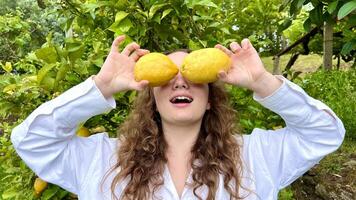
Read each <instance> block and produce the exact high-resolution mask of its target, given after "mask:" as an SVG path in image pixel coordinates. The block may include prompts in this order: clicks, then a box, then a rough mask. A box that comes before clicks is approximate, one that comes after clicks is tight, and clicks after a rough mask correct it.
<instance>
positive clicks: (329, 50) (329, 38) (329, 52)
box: [323, 22, 333, 70]
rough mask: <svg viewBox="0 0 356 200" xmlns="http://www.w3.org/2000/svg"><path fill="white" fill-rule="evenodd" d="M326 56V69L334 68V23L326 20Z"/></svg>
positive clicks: (324, 63)
mask: <svg viewBox="0 0 356 200" xmlns="http://www.w3.org/2000/svg"><path fill="white" fill-rule="evenodd" d="M323 46H324V56H323V65H324V68H325V69H326V70H330V69H332V61H333V59H332V58H333V24H331V23H328V22H324V45H323Z"/></svg>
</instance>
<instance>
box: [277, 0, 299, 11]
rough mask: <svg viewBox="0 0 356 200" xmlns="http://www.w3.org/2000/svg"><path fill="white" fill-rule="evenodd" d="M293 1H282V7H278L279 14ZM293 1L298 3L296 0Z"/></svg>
mask: <svg viewBox="0 0 356 200" xmlns="http://www.w3.org/2000/svg"><path fill="white" fill-rule="evenodd" d="M291 1H293V0H284V1H283V3H282V5H281V6H280V7H279V10H278V11H279V12H281V11H283V10H284V9H285V8H286V7H287V6H288V5H289V3H290V2H291ZM294 1H298V0H294Z"/></svg>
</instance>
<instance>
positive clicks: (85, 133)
mask: <svg viewBox="0 0 356 200" xmlns="http://www.w3.org/2000/svg"><path fill="white" fill-rule="evenodd" d="M76 134H77V135H78V136H81V137H89V136H90V132H89V129H87V128H86V127H84V126H82V127H80V128H79V130H78V131H77V133H76Z"/></svg>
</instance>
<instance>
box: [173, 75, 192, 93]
mask: <svg viewBox="0 0 356 200" xmlns="http://www.w3.org/2000/svg"><path fill="white" fill-rule="evenodd" d="M172 86H173V88H172V89H174V90H176V89H181V88H184V89H188V88H189V84H188V82H187V81H186V80H185V79H184V77H183V76H182V74H181V73H180V72H179V73H178V74H177V75H176V77H174V79H173V85H172Z"/></svg>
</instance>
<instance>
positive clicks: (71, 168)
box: [11, 77, 116, 194]
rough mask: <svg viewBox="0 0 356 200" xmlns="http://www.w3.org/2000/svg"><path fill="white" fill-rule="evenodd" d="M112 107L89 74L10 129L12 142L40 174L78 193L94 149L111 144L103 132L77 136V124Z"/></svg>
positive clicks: (111, 99) (21, 155)
mask: <svg viewBox="0 0 356 200" xmlns="http://www.w3.org/2000/svg"><path fill="white" fill-rule="evenodd" d="M115 107H116V103H115V100H114V99H113V97H110V98H108V99H105V98H104V96H103V95H102V93H101V92H100V90H99V89H98V88H97V87H96V85H95V82H94V81H93V79H92V77H90V78H88V79H87V80H85V81H84V82H82V83H80V84H78V85H76V86H74V87H72V88H71V89H69V90H67V91H66V92H64V93H63V94H61V95H60V96H58V97H57V98H55V99H52V100H50V101H48V102H46V103H44V104H42V105H40V106H39V107H38V108H37V109H35V110H34V111H33V112H32V113H31V114H30V115H29V116H28V117H27V118H26V119H25V120H24V121H23V122H22V123H21V124H19V125H18V126H16V127H15V128H14V129H13V130H12V134H11V141H12V143H13V146H14V148H15V150H16V151H17V153H18V155H19V156H20V157H21V158H22V159H23V160H24V162H25V163H26V164H27V165H28V166H29V167H30V168H31V169H32V170H33V171H34V172H35V173H36V174H37V175H38V176H39V177H41V178H42V179H44V180H46V181H47V182H50V183H53V184H56V185H59V186H61V187H62V188H64V189H66V190H68V191H70V192H73V193H76V194H77V193H78V191H79V190H80V186H81V184H82V181H83V180H84V179H85V176H86V175H87V172H88V170H89V167H90V164H91V162H93V157H94V155H95V153H96V151H97V148H101V147H102V146H105V145H108V146H110V144H105V142H107V141H109V139H108V136H107V134H106V133H102V134H95V135H92V136H90V137H88V138H83V137H78V136H76V134H75V132H76V129H77V126H78V125H79V124H80V123H82V122H85V121H86V120H87V119H89V118H90V117H92V116H95V115H98V114H102V113H104V112H108V111H110V110H111V109H113V108H115ZM105 138H107V139H106V140H105ZM99 143H100V144H99ZM99 146H100V147H99Z"/></svg>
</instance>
